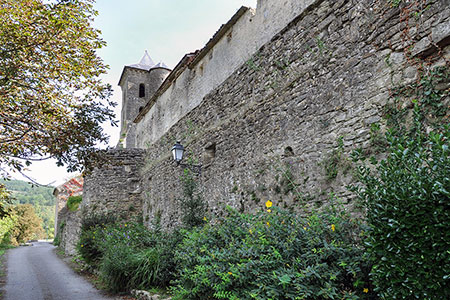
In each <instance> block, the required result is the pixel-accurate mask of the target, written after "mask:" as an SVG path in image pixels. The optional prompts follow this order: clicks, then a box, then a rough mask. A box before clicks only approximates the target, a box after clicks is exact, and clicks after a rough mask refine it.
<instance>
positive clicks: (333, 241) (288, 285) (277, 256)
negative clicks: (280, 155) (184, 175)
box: [172, 205, 372, 299]
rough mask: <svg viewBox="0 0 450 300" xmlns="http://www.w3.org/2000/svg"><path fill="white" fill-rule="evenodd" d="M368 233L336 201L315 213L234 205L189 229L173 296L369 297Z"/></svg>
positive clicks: (180, 252)
mask: <svg viewBox="0 0 450 300" xmlns="http://www.w3.org/2000/svg"><path fill="white" fill-rule="evenodd" d="M269 206H270V205H269ZM362 234H363V230H362V225H361V224H359V223H358V222H356V221H352V220H351V219H350V217H349V216H348V215H346V214H345V213H344V212H343V210H340V209H337V208H336V207H335V206H332V209H331V210H330V211H328V212H327V213H320V214H317V215H312V216H311V217H309V218H300V217H298V216H297V215H295V214H293V213H289V212H286V211H282V210H279V209H277V208H275V209H272V210H271V209H269V210H268V211H264V212H260V213H257V214H256V215H251V214H240V213H237V212H236V211H233V210H230V213H229V216H228V217H226V218H223V219H220V220H219V223H218V224H216V225H214V226H213V225H209V224H208V225H206V226H204V227H203V228H197V229H193V230H191V231H185V232H184V235H185V238H184V240H183V242H182V243H181V244H180V246H179V248H178V250H177V252H176V262H177V264H178V270H179V273H178V278H177V279H176V280H175V281H174V283H175V287H173V288H172V290H173V292H174V299H213V298H214V299H360V298H364V297H369V295H370V294H371V292H372V286H371V285H370V283H369V282H368V273H369V270H370V266H369V265H368V264H367V263H366V261H365V259H364V249H363V247H362V245H361V244H362V243H361V240H360V238H361V237H360V235H362Z"/></svg>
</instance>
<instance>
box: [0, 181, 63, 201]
mask: <svg viewBox="0 0 450 300" xmlns="http://www.w3.org/2000/svg"><path fill="white" fill-rule="evenodd" d="M2 183H3V184H4V185H5V186H6V188H7V189H8V190H9V191H11V193H12V196H13V198H14V200H13V204H33V205H36V204H38V205H40V206H54V205H55V197H54V196H53V190H54V189H55V188H54V187H49V186H37V185H32V184H30V183H29V182H26V181H22V180H3V181H2Z"/></svg>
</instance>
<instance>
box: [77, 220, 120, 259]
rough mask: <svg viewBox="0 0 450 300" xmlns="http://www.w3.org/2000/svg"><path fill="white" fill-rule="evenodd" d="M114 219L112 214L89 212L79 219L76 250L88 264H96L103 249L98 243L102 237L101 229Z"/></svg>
mask: <svg viewBox="0 0 450 300" xmlns="http://www.w3.org/2000/svg"><path fill="white" fill-rule="evenodd" d="M115 221H116V218H115V217H114V216H113V215H112V214H89V215H86V216H84V217H83V219H82V220H81V234H80V239H79V240H78V243H77V251H78V253H79V254H80V255H81V257H82V258H83V259H84V260H85V261H86V262H87V263H88V264H97V263H98V262H99V260H100V258H101V257H102V256H103V252H104V249H103V248H102V245H101V244H100V242H101V240H102V238H104V235H103V229H104V228H106V226H107V225H109V224H113V223H114V222H115Z"/></svg>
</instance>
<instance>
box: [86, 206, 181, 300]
mask: <svg viewBox="0 0 450 300" xmlns="http://www.w3.org/2000/svg"><path fill="white" fill-rule="evenodd" d="M112 220H114V218H111V216H100V215H93V216H88V217H87V218H85V219H84V220H83V223H82V232H81V237H80V241H79V243H78V251H79V253H80V254H81V256H82V258H83V259H84V260H85V261H86V262H87V263H89V264H91V265H94V266H96V267H98V268H99V270H100V276H101V279H102V281H103V282H104V283H105V284H106V286H107V288H108V289H109V290H111V291H113V292H123V291H128V290H130V289H132V288H141V289H148V288H150V287H155V286H158V287H166V286H168V285H169V282H170V281H171V280H173V278H174V277H173V274H174V273H175V269H176V266H175V262H174V252H175V249H176V245H177V244H178V243H179V242H180V241H181V235H180V234H178V231H174V232H173V233H162V232H160V231H151V230H149V229H147V228H146V227H145V226H144V225H142V224H140V223H135V222H128V223H121V224H117V223H113V222H112ZM99 222H100V223H99Z"/></svg>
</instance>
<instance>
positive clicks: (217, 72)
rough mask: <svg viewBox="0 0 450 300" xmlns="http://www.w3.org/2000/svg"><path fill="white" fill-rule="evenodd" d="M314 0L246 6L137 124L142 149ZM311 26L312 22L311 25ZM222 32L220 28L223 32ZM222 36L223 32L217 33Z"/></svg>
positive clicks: (264, 0)
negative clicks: (253, 7)
mask: <svg viewBox="0 0 450 300" xmlns="http://www.w3.org/2000/svg"><path fill="white" fill-rule="evenodd" d="M314 2H315V1H314V0H283V1H279V0H259V1H258V5H257V9H256V10H254V9H245V8H241V10H239V11H238V12H237V13H236V15H235V16H234V17H233V18H232V19H231V20H230V22H229V23H228V24H227V25H229V26H225V27H223V28H222V29H223V30H225V31H224V32H222V33H220V34H219V36H218V40H217V41H215V40H214V38H213V39H212V40H214V41H212V43H211V44H212V45H211V47H210V46H209V43H208V45H206V47H205V48H204V49H202V50H201V51H200V53H199V54H198V55H197V56H196V58H195V59H194V61H193V62H192V63H191V64H190V65H189V67H188V68H186V69H185V70H184V71H183V72H182V73H181V74H180V75H179V76H178V77H177V79H176V81H175V82H174V83H173V84H172V85H171V86H170V87H169V88H168V89H167V90H166V91H165V92H164V93H163V94H162V95H160V97H159V99H158V101H157V102H156V103H155V105H153V107H152V108H151V109H150V111H149V112H148V113H147V114H146V115H145V116H144V117H143V120H142V121H140V122H139V123H138V124H137V125H136V135H137V139H136V147H138V148H143V149H147V148H148V146H149V144H151V143H153V142H155V141H157V140H158V139H159V138H161V137H162V136H163V135H164V134H165V133H166V132H167V131H168V130H169V129H170V127H171V126H173V125H174V124H175V123H176V122H178V120H180V119H181V118H182V117H183V116H185V115H186V114H187V113H188V112H189V111H191V110H192V109H194V108H195V107H197V106H198V105H199V104H200V103H201V102H202V101H203V99H204V97H205V96H206V95H207V94H208V93H210V92H211V91H212V90H213V89H215V88H216V87H217V86H219V85H220V84H222V83H223V82H224V81H225V80H226V79H227V78H228V77H229V76H230V75H231V74H233V72H235V71H236V70H237V69H239V67H240V66H241V65H242V64H243V63H244V62H245V61H246V60H248V59H249V58H250V57H251V56H252V55H253V54H254V53H255V52H256V51H257V50H258V49H259V48H260V47H261V46H262V45H264V44H265V43H267V42H268V41H270V39H271V38H272V37H273V36H274V35H275V34H277V33H278V32H279V31H280V30H281V29H283V28H284V27H285V26H286V25H287V24H289V22H290V21H292V20H293V19H294V18H295V17H296V16H298V15H299V14H301V13H302V12H303V11H305V10H306V9H307V8H308V7H310V6H311V5H312V3H314ZM310 25H311V24H310ZM219 32H220V31H219ZM216 37H217V36H216Z"/></svg>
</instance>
